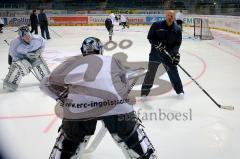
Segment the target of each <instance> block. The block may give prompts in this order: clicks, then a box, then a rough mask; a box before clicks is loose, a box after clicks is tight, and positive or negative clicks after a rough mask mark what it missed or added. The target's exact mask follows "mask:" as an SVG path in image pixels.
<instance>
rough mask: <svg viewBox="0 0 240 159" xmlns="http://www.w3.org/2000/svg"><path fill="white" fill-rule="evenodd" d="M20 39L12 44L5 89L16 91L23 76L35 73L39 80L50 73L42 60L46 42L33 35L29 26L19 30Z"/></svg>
mask: <svg viewBox="0 0 240 159" xmlns="http://www.w3.org/2000/svg"><path fill="white" fill-rule="evenodd" d="M18 35H19V36H18V37H17V38H16V39H14V40H12V41H11V42H10V48H9V55H10V56H9V57H10V60H9V64H10V67H9V72H8V74H7V76H6V77H5V79H4V81H3V89H5V90H8V91H15V90H16V89H17V88H18V85H19V83H20V81H21V79H22V77H23V76H25V75H27V74H28V73H30V72H31V69H33V71H34V72H35V76H36V77H37V78H38V80H39V81H40V80H42V78H43V77H44V76H46V75H47V74H49V73H50V71H49V69H48V66H47V64H46V62H45V61H44V59H43V58H42V55H41V54H42V52H43V49H44V47H45V41H44V39H43V38H42V37H40V36H38V35H32V34H31V33H30V30H29V28H28V26H26V25H23V26H20V27H19V28H18Z"/></svg>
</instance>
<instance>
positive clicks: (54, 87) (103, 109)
mask: <svg viewBox="0 0 240 159" xmlns="http://www.w3.org/2000/svg"><path fill="white" fill-rule="evenodd" d="M81 52H82V54H83V56H75V57H73V58H69V59H67V60H66V61H64V62H63V63H62V64H61V65H59V66H58V67H57V68H56V69H55V70H53V71H52V73H51V74H50V75H49V76H48V77H46V78H44V79H43V80H42V82H41V86H40V88H41V89H42V90H43V91H44V92H46V93H47V94H48V95H49V96H51V97H52V98H54V99H55V100H57V99H58V100H60V101H62V104H61V107H63V109H64V110H67V111H71V113H70V115H68V116H66V113H65V111H63V121H62V126H61V131H60V136H59V137H58V138H57V142H56V144H55V146H54V148H53V151H52V153H51V155H50V159H70V158H71V159H73V158H81V159H82V154H83V152H84V150H85V147H86V146H87V143H88V141H89V139H90V137H91V136H92V135H93V134H94V132H95V129H96V124H97V120H102V121H103V122H104V124H105V126H106V128H107V129H108V131H109V132H110V134H111V136H112V138H113V139H114V140H115V141H116V143H117V145H118V146H119V147H120V148H121V149H122V151H123V153H124V155H125V156H126V158H127V159H130V158H131V159H140V158H141V159H157V157H156V154H155V153H156V152H155V149H154V147H153V145H152V144H151V142H150V141H149V138H148V137H147V135H146V133H145V131H144V129H143V126H142V123H141V121H140V120H139V119H138V117H137V116H136V115H135V113H134V110H133V106H132V105H131V103H130V101H129V100H128V99H129V98H128V93H129V89H131V86H130V85H129V83H128V80H127V79H126V69H125V67H124V66H123V65H122V64H121V62H120V61H119V60H117V59H115V58H113V57H111V56H103V55H102V53H103V45H102V43H101V41H100V40H99V39H97V38H95V37H89V38H86V39H85V40H84V41H83V43H82V47H81ZM107 101H108V102H109V103H108V104H106V102H107ZM116 101H125V102H119V103H115V102H116ZM94 102H95V103H99V105H96V107H91V103H94ZM112 102H113V103H115V104H113V103H112ZM103 103H105V105H101V104H103ZM110 103H112V104H110ZM74 105H75V106H77V107H74ZM71 106H73V107H71ZM67 111H66V112H67Z"/></svg>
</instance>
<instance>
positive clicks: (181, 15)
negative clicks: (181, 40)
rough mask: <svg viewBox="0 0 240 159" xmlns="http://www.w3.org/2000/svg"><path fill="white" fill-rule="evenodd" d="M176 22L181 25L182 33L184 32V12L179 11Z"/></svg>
mask: <svg viewBox="0 0 240 159" xmlns="http://www.w3.org/2000/svg"><path fill="white" fill-rule="evenodd" d="M176 22H177V24H178V25H179V27H180V28H181V31H182V30H183V26H182V24H183V12H182V10H180V11H178V12H177V14H176Z"/></svg>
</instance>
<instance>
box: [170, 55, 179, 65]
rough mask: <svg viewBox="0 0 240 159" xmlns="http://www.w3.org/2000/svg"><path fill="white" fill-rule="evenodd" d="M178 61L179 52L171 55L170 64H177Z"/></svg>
mask: <svg viewBox="0 0 240 159" xmlns="http://www.w3.org/2000/svg"><path fill="white" fill-rule="evenodd" d="M179 62H180V54H179V53H177V54H174V55H172V64H173V65H178V63H179Z"/></svg>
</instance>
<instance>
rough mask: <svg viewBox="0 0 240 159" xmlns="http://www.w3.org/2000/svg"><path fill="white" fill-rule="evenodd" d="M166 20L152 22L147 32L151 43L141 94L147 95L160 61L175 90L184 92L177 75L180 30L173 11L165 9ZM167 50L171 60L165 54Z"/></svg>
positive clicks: (181, 93)
mask: <svg viewBox="0 0 240 159" xmlns="http://www.w3.org/2000/svg"><path fill="white" fill-rule="evenodd" d="M165 17H166V20H163V21H159V22H154V23H153V24H152V26H151V28H150V30H149V32H148V37H147V38H148V40H149V42H150V43H151V52H150V54H149V63H148V71H147V74H146V76H145V78H144V81H143V84H142V91H141V95H142V96H148V94H149V93H150V89H151V88H152V86H153V82H154V78H155V75H156V72H157V69H158V66H159V65H160V64H161V63H162V64H163V66H164V67H165V69H166V71H167V74H168V76H169V79H170V81H171V84H172V86H173V88H174V90H175V92H176V93H177V94H178V95H180V96H182V95H183V94H184V91H183V86H182V81H181V79H180V77H179V74H178V70H177V65H178V63H179V61H180V54H179V48H180V46H181V43H182V32H181V29H180V27H179V26H178V25H177V24H176V23H175V22H174V21H175V12H174V11H173V10H169V11H166V14H165ZM165 51H166V52H168V53H169V54H170V55H171V56H172V60H171V59H170V58H169V57H168V56H167V55H166V53H165Z"/></svg>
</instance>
